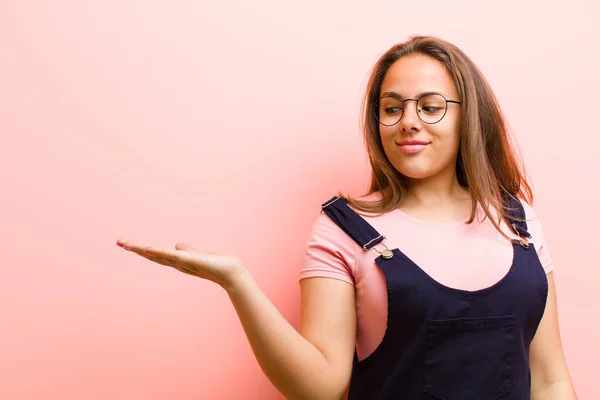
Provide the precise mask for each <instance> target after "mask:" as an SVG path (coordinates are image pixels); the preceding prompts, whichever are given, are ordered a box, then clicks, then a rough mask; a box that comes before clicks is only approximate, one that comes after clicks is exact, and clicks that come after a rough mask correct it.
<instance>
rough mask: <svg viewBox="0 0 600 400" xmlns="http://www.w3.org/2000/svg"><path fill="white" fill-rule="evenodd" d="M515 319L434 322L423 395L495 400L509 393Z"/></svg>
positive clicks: (448, 399)
mask: <svg viewBox="0 0 600 400" xmlns="http://www.w3.org/2000/svg"><path fill="white" fill-rule="evenodd" d="M514 324H515V320H514V316H512V315H507V316H501V317H486V318H460V319H450V320H430V321H429V327H428V332H427V349H426V353H425V374H424V386H423V391H424V392H425V393H428V394H430V395H432V396H434V397H435V398H437V399H442V400H495V399H500V398H502V397H503V396H505V395H507V394H509V393H510V391H511V377H512V369H513V366H512V356H513V352H514V350H513V348H514V332H513V328H514Z"/></svg>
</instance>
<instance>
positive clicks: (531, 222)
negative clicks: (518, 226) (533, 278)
mask: <svg viewBox="0 0 600 400" xmlns="http://www.w3.org/2000/svg"><path fill="white" fill-rule="evenodd" d="M523 208H524V209H525V217H526V220H527V230H528V231H529V233H530V234H531V236H532V239H530V242H533V244H534V246H535V249H536V251H537V253H538V257H539V259H540V261H541V262H542V266H543V267H544V271H546V274H549V273H550V272H552V270H553V265H552V257H551V256H550V250H549V249H548V242H547V241H546V238H545V237H544V231H543V229H542V223H541V221H540V219H539V218H538V216H537V214H536V212H535V210H534V209H533V207H531V206H530V205H529V204H527V203H526V202H523Z"/></svg>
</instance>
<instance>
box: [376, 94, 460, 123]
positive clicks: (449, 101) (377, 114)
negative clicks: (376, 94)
mask: <svg viewBox="0 0 600 400" xmlns="http://www.w3.org/2000/svg"><path fill="white" fill-rule="evenodd" d="M432 94H435V95H438V96H441V97H442V98H443V99H444V100H446V109H445V110H444V115H442V116H441V117H440V119H438V120H437V121H435V122H427V121H423V118H421V113H420V112H419V109H418V105H419V100H421V99H422V98H423V97H425V96H431V95H432ZM389 97H391V98H393V99H396V100H398V101H399V102H400V104H402V113H401V114H400V118H398V121H396V122H394V123H393V124H391V125H386V124H384V123H382V122H381V121H380V120H379V102H380V101H381V99H387V98H389ZM407 101H414V102H415V109H416V110H417V115H418V117H419V119H420V120H421V121H422V122H423V123H424V124H427V125H433V124H437V123H438V122H440V121H441V120H443V119H444V117H445V116H446V113H447V112H448V103H454V104H462V102H460V101H456V100H448V99H447V98H446V96H444V95H443V94H441V93H438V92H427V93H423V94H422V95H421V96H419V98H417V99H404V100H400V99H399V98H398V97H396V96H385V97H380V98H379V101H377V102H375V103H374V106H375V119H376V120H377V122H378V123H379V124H381V125H383V126H394V125H396V124H397V123H398V122H400V121H401V120H402V117H404V108H405V107H404V103H405V102H407Z"/></svg>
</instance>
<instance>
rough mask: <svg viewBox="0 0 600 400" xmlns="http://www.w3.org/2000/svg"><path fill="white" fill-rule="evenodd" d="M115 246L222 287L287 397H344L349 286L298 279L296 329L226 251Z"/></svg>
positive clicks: (350, 344) (350, 339) (349, 349)
mask: <svg viewBox="0 0 600 400" xmlns="http://www.w3.org/2000/svg"><path fill="white" fill-rule="evenodd" d="M117 245H119V246H120V247H122V248H124V249H125V250H128V251H131V252H134V253H136V254H138V255H139V256H142V257H144V258H147V259H149V260H150V261H153V262H155V263H158V264H162V265H168V266H171V267H173V268H175V269H177V270H179V271H181V272H184V273H186V274H190V275H193V276H197V277H199V278H202V279H208V280H210V281H213V282H215V283H217V284H219V285H220V286H221V287H223V288H224V289H225V290H226V291H227V293H228V294H229V297H230V299H231V301H232V303H233V306H234V307H235V309H236V311H237V313H238V316H239V318H240V321H241V322H242V326H243V328H244V330H245V332H246V335H247V337H248V340H249V342H250V346H251V347H252V350H253V351H254V355H255V356H256V359H257V360H258V363H259V365H260V366H261V368H262V370H263V371H264V372H265V374H266V375H267V377H268V378H269V380H270V381H271V382H272V383H273V385H274V386H275V387H276V388H277V389H279V391H280V392H281V393H282V394H283V395H284V396H285V397H286V398H287V399H290V400H309V399H311V400H312V399H319V400H339V399H340V398H341V397H342V396H343V395H344V393H345V390H346V387H347V386H348V383H349V381H350V374H351V370H352V362H353V357H354V343H355V338H356V308H355V299H354V286H353V285H351V284H349V283H346V282H343V281H340V280H336V279H331V278H316V277H315V278H306V279H302V280H301V293H302V299H301V304H302V313H301V324H300V325H301V326H300V332H298V331H296V330H295V329H294V327H293V326H292V325H290V323H289V322H288V321H287V320H286V319H285V318H284V317H283V316H282V315H281V314H280V313H279V311H277V309H276V308H275V306H274V305H273V303H271V301H269V299H268V298H267V297H266V296H265V295H264V293H263V292H262V291H261V290H260V289H259V288H258V285H257V284H256V282H255V281H254V279H252V277H251V276H250V273H249V272H248V270H247V269H246V268H245V267H244V266H243V264H242V263H241V261H240V260H239V259H238V258H237V257H235V256H233V255H231V254H215V253H203V252H200V251H199V250H197V249H196V248H195V247H193V246H192V245H190V244H188V243H185V242H179V243H177V245H176V246H175V249H169V248H160V247H154V246H148V245H145V244H137V243H132V242H129V241H126V240H123V239H121V240H118V241H117Z"/></svg>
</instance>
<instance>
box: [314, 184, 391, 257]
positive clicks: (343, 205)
mask: <svg viewBox="0 0 600 400" xmlns="http://www.w3.org/2000/svg"><path fill="white" fill-rule="evenodd" d="M323 211H325V213H326V214H327V215H328V216H329V218H331V219H332V220H333V222H335V223H336V224H337V225H338V226H339V227H340V228H341V229H342V230H343V231H344V232H346V234H347V235H348V236H350V237H351V238H352V239H353V240H354V241H355V242H356V243H358V245H359V246H360V247H362V248H363V249H364V250H369V249H371V248H372V247H373V246H375V245H376V244H378V243H381V242H382V241H383V240H384V239H385V237H384V236H383V235H381V234H379V232H377V231H376V230H375V228H373V227H372V226H371V225H370V224H369V223H368V222H367V221H365V220H364V219H363V218H362V217H361V216H360V215H358V214H357V213H356V212H354V210H352V209H351V208H350V207H348V202H347V200H346V199H344V198H342V197H338V196H334V197H332V198H331V199H330V200H329V201H327V202H325V203H323V204H322V205H321V212H323Z"/></svg>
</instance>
